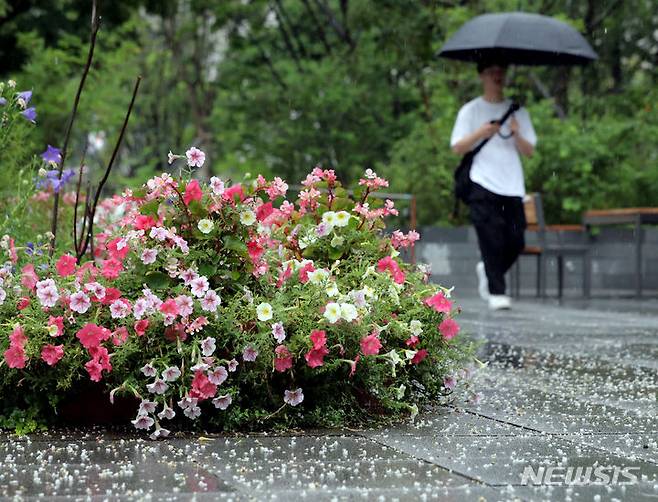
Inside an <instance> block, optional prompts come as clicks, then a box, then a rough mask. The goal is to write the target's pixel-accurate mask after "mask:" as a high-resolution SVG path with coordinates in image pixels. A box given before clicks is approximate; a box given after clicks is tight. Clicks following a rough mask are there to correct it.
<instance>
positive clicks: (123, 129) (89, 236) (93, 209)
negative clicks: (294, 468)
mask: <svg viewBox="0 0 658 502" xmlns="http://www.w3.org/2000/svg"><path fill="white" fill-rule="evenodd" d="M141 81H142V77H141V76H140V77H137V80H136V81H135V87H134V89H133V95H132V98H131V100H130V105H128V111H127V112H126V117H125V118H124V120H123V125H122V126H121V132H119V137H118V139H117V142H116V144H115V145H114V151H112V156H111V157H110V161H109V162H108V164H107V168H106V169H105V174H104V175H103V179H101V182H100V183H99V184H98V188H97V189H96V194H95V195H94V203H93V204H92V206H91V212H90V214H89V216H88V220H89V221H88V223H89V233H88V234H87V237H86V238H85V241H84V243H83V246H82V248H81V249H80V251H79V253H78V254H79V255H80V256H84V254H85V251H86V250H87V246H88V245H89V241H90V240H92V241H93V233H94V232H93V228H94V216H95V215H96V207H97V206H98V200H99V199H100V196H101V192H102V191H103V187H104V186H105V183H106V182H107V179H108V178H109V176H110V172H111V171H112V166H113V165H114V160H115V159H116V157H117V155H118V153H119V148H120V147H121V141H122V140H123V136H124V134H125V133H126V128H127V127H128V120H129V119H130V114H131V113H132V110H133V105H134V104H135V98H136V97H137V91H138V90H139V84H140V82H141ZM92 245H93V243H92Z"/></svg>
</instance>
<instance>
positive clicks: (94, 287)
mask: <svg viewBox="0 0 658 502" xmlns="http://www.w3.org/2000/svg"><path fill="white" fill-rule="evenodd" d="M85 291H87V292H88V293H91V294H92V295H93V298H92V300H94V301H102V300H103V298H105V286H103V285H101V284H98V283H97V282H88V283H87V284H85Z"/></svg>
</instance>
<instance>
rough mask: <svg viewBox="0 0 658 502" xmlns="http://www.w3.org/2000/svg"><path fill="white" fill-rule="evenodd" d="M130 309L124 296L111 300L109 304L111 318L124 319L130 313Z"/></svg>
mask: <svg viewBox="0 0 658 502" xmlns="http://www.w3.org/2000/svg"><path fill="white" fill-rule="evenodd" d="M131 310H132V307H131V305H130V302H129V301H128V300H126V299H125V298H119V299H118V300H116V301H115V302H113V303H112V305H110V314H111V315H112V319H124V318H125V317H128V315H130V311H131Z"/></svg>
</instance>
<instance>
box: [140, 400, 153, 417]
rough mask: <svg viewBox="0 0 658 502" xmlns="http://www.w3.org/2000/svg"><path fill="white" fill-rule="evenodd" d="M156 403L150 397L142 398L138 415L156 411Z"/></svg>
mask: <svg viewBox="0 0 658 502" xmlns="http://www.w3.org/2000/svg"><path fill="white" fill-rule="evenodd" d="M155 406H156V404H155V403H154V402H153V401H149V400H148V399H142V402H141V403H139V409H138V410H137V414H138V415H146V414H148V413H155Z"/></svg>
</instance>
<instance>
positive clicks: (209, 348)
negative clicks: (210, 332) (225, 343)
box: [201, 336, 217, 357]
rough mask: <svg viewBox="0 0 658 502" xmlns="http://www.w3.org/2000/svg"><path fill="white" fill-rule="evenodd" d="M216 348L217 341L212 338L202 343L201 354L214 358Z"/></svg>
mask: <svg viewBox="0 0 658 502" xmlns="http://www.w3.org/2000/svg"><path fill="white" fill-rule="evenodd" d="M216 348H217V345H216V340H215V339H214V338H213V337H212V336H209V337H208V338H205V339H204V340H202V341H201V353H202V354H203V355H204V356H206V357H208V356H212V354H213V352H215V349H216Z"/></svg>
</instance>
